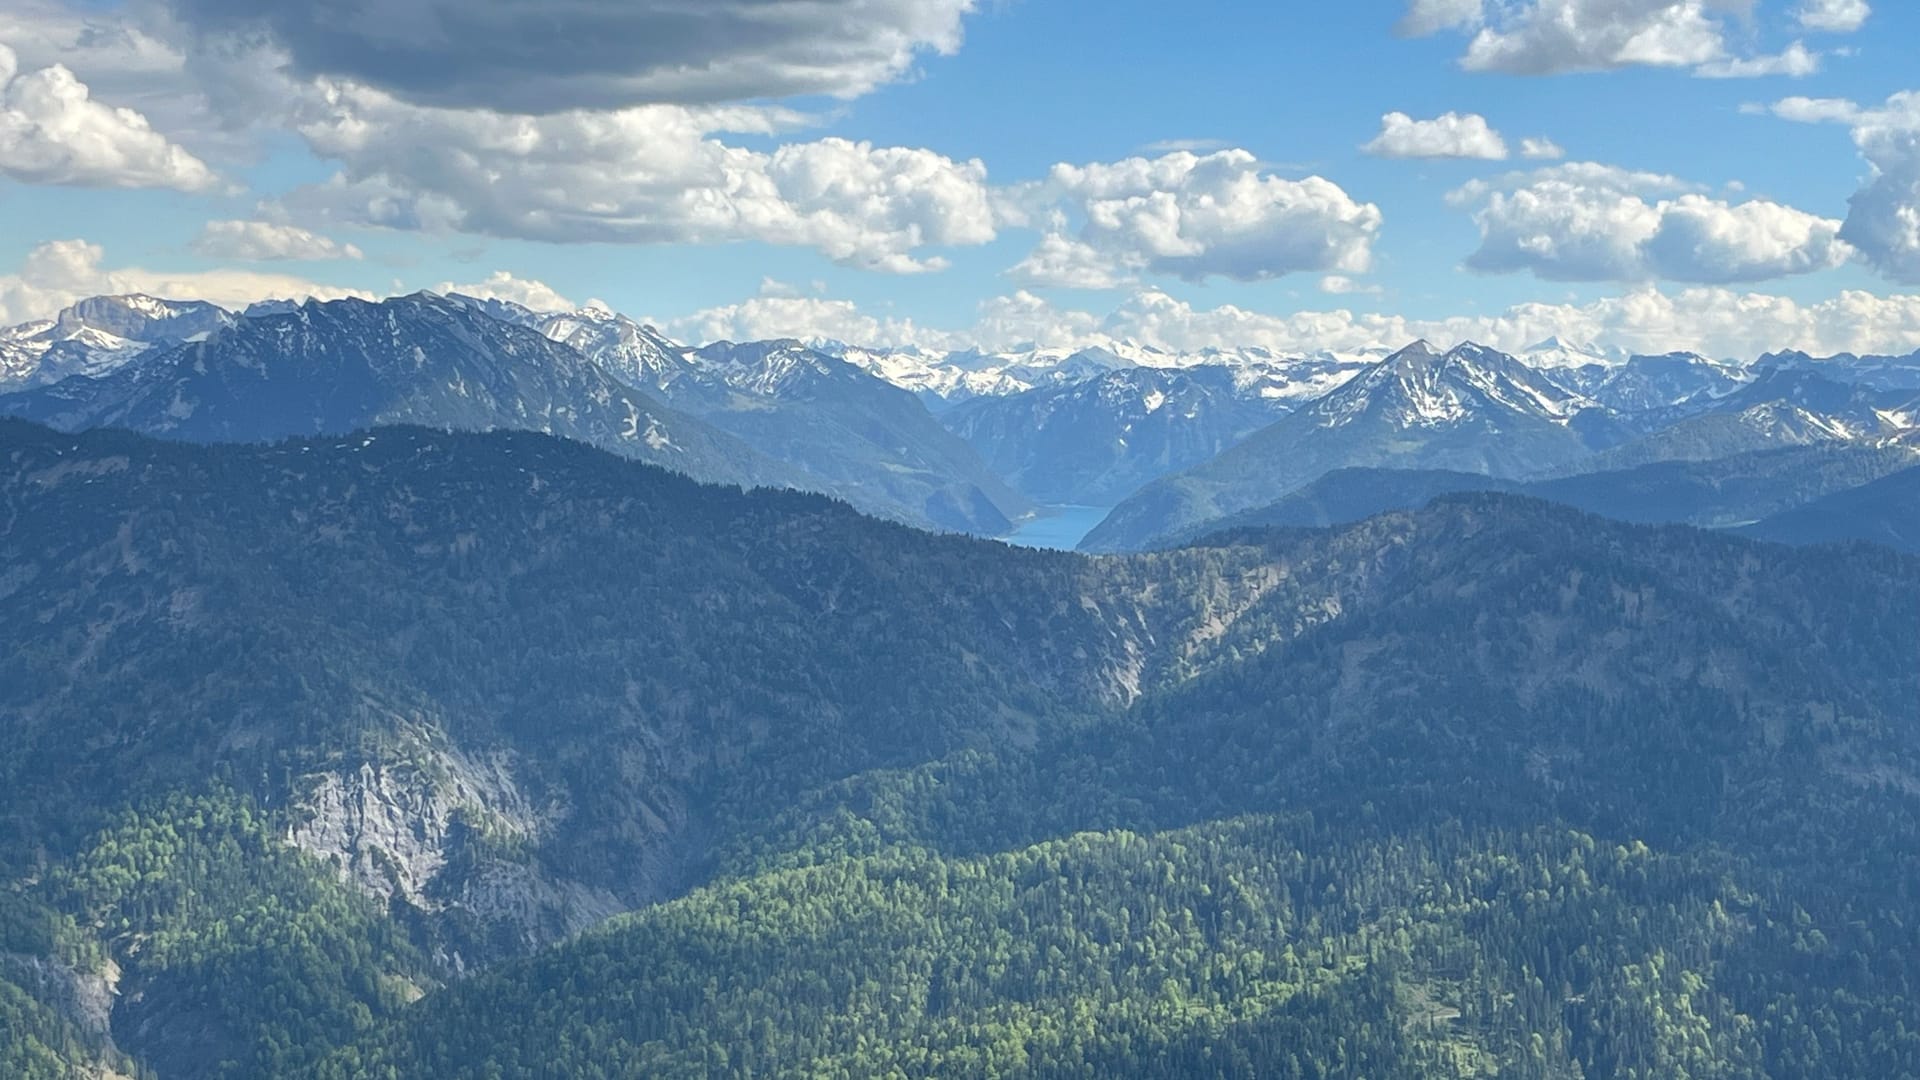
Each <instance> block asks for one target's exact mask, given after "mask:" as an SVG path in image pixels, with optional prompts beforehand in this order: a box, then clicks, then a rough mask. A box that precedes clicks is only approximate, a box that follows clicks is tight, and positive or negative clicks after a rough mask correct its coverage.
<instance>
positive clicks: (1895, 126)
mask: <svg viewBox="0 0 1920 1080" xmlns="http://www.w3.org/2000/svg"><path fill="white" fill-rule="evenodd" d="M771 6H772V7H773V8H779V7H781V5H778V4H775V5H771ZM787 6H788V7H790V8H793V9H794V10H795V11H805V12H809V13H813V14H812V15H808V16H806V17H805V18H803V17H801V16H800V15H794V16H793V17H792V18H785V17H783V18H782V19H781V20H776V22H777V25H773V26H771V27H769V25H768V24H767V23H766V22H764V21H755V20H759V19H762V13H763V12H764V10H765V9H766V7H767V5H746V4H742V3H740V2H739V0H715V2H714V4H713V5H712V7H711V10H712V11H713V12H715V13H716V14H715V16H714V18H713V20H712V24H711V25H709V26H706V27H704V28H701V29H702V32H701V33H699V34H698V35H697V36H689V37H688V38H687V44H685V45H684V46H681V45H679V44H677V43H676V41H675V40H674V39H673V38H672V34H673V33H674V32H676V30H677V29H678V24H675V23H672V22H671V21H668V20H669V16H668V15H667V14H665V12H667V11H668V10H669V9H670V8H671V7H672V5H667V4H663V3H650V2H647V0H583V2H582V3H580V4H576V5H570V6H569V7H568V9H567V10H568V15H567V16H566V17H565V21H556V19H554V18H545V19H542V20H539V21H537V22H536V23H535V24H533V25H524V24H519V23H516V22H515V21H514V20H515V19H522V18H524V14H523V13H522V9H518V8H516V7H515V6H514V5H513V4H511V3H508V2H507V0H475V2H474V3H473V4H471V5H466V6H465V7H464V8H463V10H471V11H473V12H477V13H478V14H476V15H474V16H473V17H472V18H471V19H470V20H467V21H466V22H464V23H462V24H459V25H440V24H438V23H436V22H435V20H436V19H441V18H443V16H442V15H441V14H438V13H439V12H441V11H443V10H444V9H440V8H437V7H435V6H434V5H433V4H431V3H429V2H428V0H396V2H394V3H391V4H387V5H383V6H381V8H380V9H379V10H380V11H381V13H382V14H381V17H379V18H369V19H367V20H364V22H362V23H360V24H357V25H352V26H349V28H348V29H347V30H346V31H343V32H336V31H335V30H333V29H330V28H327V27H323V26H318V25H316V24H315V23H314V20H313V19H312V18H311V11H310V8H311V5H310V4H307V3H304V2H299V0H265V2H262V3H260V4H257V5H241V6H238V7H236V6H235V5H231V4H227V3H224V2H221V0H144V2H142V3H138V4H129V5H124V6H121V5H105V6H103V5H99V4H84V5H83V4H72V5H63V4H61V3H59V2H57V0H22V2H21V4H19V5H18V10H13V9H14V7H15V5H9V11H8V12H6V13H0V46H5V47H6V48H7V49H8V50H9V51H8V53H6V54H0V61H5V60H6V59H7V57H11V58H12V59H11V62H0V75H5V76H7V77H8V78H7V86H6V89H5V90H4V91H0V93H4V94H5V98H4V105H5V109H6V113H5V120H6V123H4V124H0V177H4V178H5V179H0V215H4V220H5V221H6V222H7V223H8V227H7V228H6V229H5V230H4V232H0V317H6V318H8V319H9V320H10V321H17V320H19V319H24V318H28V317H38V316H43V315H45V314H46V313H47V311H48V309H50V308H52V307H55V306H57V305H58V304H59V303H61V302H63V301H65V300H67V299H70V298H71V296H73V295H77V294H79V293H81V292H84V291H89V290H95V289H121V288H140V289H146V290H147V291H161V290H163V289H164V290H166V291H170V292H174V293H176V294H189V293H198V294H201V295H205V296H207V297H209V298H211V299H216V300H219V301H222V302H227V303H239V302H242V301H244V300H245V299H246V298H248V297H249V296H256V295H257V296H265V295H277V294H283V293H300V292H312V293H315V294H318V295H322V296H330V295H334V294H336V293H337V292H341V291H357V292H364V293H369V294H383V293H389V292H394V291H403V290H411V289H415V288H422V287H437V286H440V285H442V284H446V283H452V284H455V285H466V286H471V287H473V288H474V289H475V290H476V291H487V290H490V291H494V292H498V293H500V294H502V295H508V296H513V297H517V298H520V299H526V300H532V301H536V302H545V303H559V302H562V300H565V301H568V302H581V301H585V300H586V299H588V298H598V299H601V300H603V301H605V302H607V303H608V304H610V305H612V306H614V307H616V308H618V309H621V310H624V311H628V312H630V313H632V314H635V315H640V316H647V317H651V318H653V319H655V320H657V321H660V322H662V323H663V324H665V325H666V327H667V328H668V329H669V330H670V331H671V332H674V333H677V334H679V335H680V336H683V337H688V338H695V339H697V338H701V337H705V336H709V335H714V334H725V335H727V336H763V335H772V334H799V335H818V336H833V337H842V338H857V339H860V340H862V341H865V342H869V343H872V344H895V345H898V344H918V345H922V346H924V347H927V348H952V347H960V346H962V345H965V344H971V343H975V342H978V343H980V344H983V345H985V346H987V347H990V348H1010V347H1013V346H1015V345H1018V344H1021V343H1023V342H1027V341H1036V342H1040V343H1043V344H1049V345H1059V346H1061V347H1070V346H1072V345H1077V344H1086V343H1091V342H1096V341H1099V340H1101V339H1103V338H1106V337H1115V338H1136V339H1139V340H1144V341H1148V342H1150V343H1153V344H1156V345H1160V346H1161V347H1165V348H1170V349H1195V348H1200V347H1205V346H1233V345H1265V346H1268V347H1275V348H1283V349H1297V350H1301V351H1305V350H1306V349H1309V348H1315V347H1333V348H1349V347H1357V346H1359V345H1362V344H1366V343H1370V342H1375V343H1380V344H1393V343H1395V339H1396V338H1397V337H1399V336H1404V335H1410V334H1414V333H1426V334H1428V335H1429V336H1436V337H1446V336H1455V337H1464V336H1474V337H1480V338H1488V339H1492V340H1493V341H1494V342H1495V343H1496V344H1501V345H1503V346H1506V347H1518V346H1519V345H1521V344H1524V343H1525V341H1527V340H1531V339H1532V338H1533V337H1534V336H1536V335H1538V336H1544V334H1545V333H1546V332H1560V333H1563V334H1565V335H1567V336H1570V337H1575V338H1588V339H1604V340H1606V341H1607V342H1608V343H1613V344H1619V345H1622V346H1625V347H1631V348H1655V347H1686V348H1700V349H1703V350H1705V351H1711V352H1719V353H1724V354H1729V355H1742V354H1748V353H1751V352H1753V351H1757V350H1758V349H1760V348H1766V347H1786V346H1794V347H1805V348H1810V349H1813V350H1815V351H1837V350H1840V349H1853V350H1862V351H1867V350H1872V351H1907V350H1910V349H1912V348H1915V347H1920V299H1916V298H1915V296H1914V295H1913V294H1915V293H1920V225H1914V224H1913V223H1914V222H1916V221H1920V149H1917V148H1916V145H1915V144H1916V135H1915V132H1916V131H1920V97H1916V98H1904V97H1899V96H1898V95H1901V94H1902V93H1903V92H1906V91H1909V90H1912V89H1915V86H1914V83H1915V81H1916V80H1915V79H1914V78H1913V76H1912V67H1911V57H1912V56H1913V55H1914V52H1915V47H1916V46H1920V10H1916V9H1915V6H1914V5H1910V4H1902V5H1898V6H1896V5H1894V4H1892V3H1891V2H1890V0H1872V2H1871V3H1868V2H1866V0H1501V2H1499V3H1485V4H1483V3H1481V2H1480V0H1411V3H1409V2H1407V0H1374V2H1367V3H1358V4H1340V5H1319V4H1290V5H1276V4H1251V3H1229V2H1224V0H1199V2H1190V3H1184V4H1178V5H1170V4H1165V3H1148V2H1144V0H1120V2H1114V3H1108V4H1102V5H1097V6H1096V5H1088V4H1085V3H1080V2H1067V0H985V2H980V3H973V2H970V0H836V2H835V3H829V4H824V5H821V4H814V5H807V6H805V7H804V8H799V7H794V6H793V5H787ZM496 9H497V10H496ZM736 9H738V10H736ZM835 9H838V10H837V11H836V10H835ZM236 11H245V12H248V13H249V14H247V15H244V16H242V15H236V14H235V12H236ZM822 11H825V12H826V14H825V15H823V16H820V17H821V18H825V19H828V20H829V21H828V22H827V23H826V24H822V25H810V24H808V23H807V21H806V19H807V18H812V17H813V16H814V15H818V14H819V13H820V12H822ZM836 18H837V19H838V20H840V21H838V22H834V21H832V20H833V19H836ZM729 20H732V21H729ZM423 28H424V30H423ZM850 28H851V29H850ZM1428 31H1430V32H1428ZM343 38H344V42H343V40H342V39H343ZM422 41H426V42H432V43H435V44H429V45H425V46H422V45H420V44H419V43H420V42H422ZM395 42H400V43H401V45H400V46H399V48H400V49H401V50H402V51H404V50H406V49H414V50H416V52H415V54H413V55H408V56H405V57H404V58H402V59H400V60H396V61H394V62H392V63H387V62H386V61H385V60H384V59H383V58H385V57H388V56H389V55H391V54H392V52H393V50H394V48H395V44H394V43H395ZM593 42H611V43H613V44H612V45H611V46H610V47H607V48H604V49H600V48H595V47H594V46H593V45H591V44H589V43H593ZM644 42H652V43H654V44H652V45H649V46H645V47H643V46H642V45H641V44H639V43H644ZM383 65H384V66H383ZM56 71H57V72H61V73H65V78H64V79H62V78H60V77H58V76H56V75H55V74H53V73H54V72H56ZM1516 72H1518V73H1516ZM1716 73H1717V74H1720V75H1723V76H1734V77H1703V76H1706V75H1709V74H1716ZM820 90H826V91H830V92H829V93H820V92H818V91H820ZM1796 99H1808V100H1807V101H1799V102H1798V103H1796ZM1809 101H1812V102H1815V103H1809ZM104 106H112V107H113V109H109V108H105V107H104ZM114 109H131V110H133V112H134V113H137V114H138V115H137V116H132V114H129V113H126V112H116V111H114ZM1389 113H1399V114H1404V118H1403V129H1402V131H1401V136H1403V137H1402V138H1400V139H1399V140H1398V141H1394V140H1389V139H1382V140H1381V141H1380V142H1378V143H1376V142H1375V140H1376V136H1381V135H1382V132H1383V117H1384V116H1386V115H1387V114H1389ZM130 116H132V118H131V119H130V118H129V117H130ZM1536 139H1537V140H1548V141H1550V142H1551V143H1552V144H1553V146H1554V147H1556V148H1558V154H1559V156H1553V157H1549V156H1533V157H1529V156H1527V155H1525V154H1523V152H1522V142H1523V140H1536ZM1369 144H1372V146H1371V148H1370V149H1363V147H1368V146H1369ZM1389 144H1391V145H1389ZM1175 147H1179V148H1184V149H1185V150H1186V151H1187V152H1189V153H1191V155H1192V157H1190V158H1178V157H1176V156H1170V155H1177V154H1178V153H1179V152H1180V151H1178V150H1175V149H1173V148H1175ZM1449 155H1468V156H1449ZM1062 166H1065V167H1067V168H1066V171H1065V172H1064V173H1063V172H1062V171H1061V169H1060V167H1062ZM1049 178H1051V180H1050V179H1049ZM1476 183H1477V184H1479V185H1481V186H1480V187H1478V188H1472V187H1470V186H1469V185H1474V184H1476ZM1463 189H1465V190H1463ZM210 222H212V223H228V224H224V225H216V226H212V227H210V226H209V223H210ZM48 245H53V246H52V247H49V246H48ZM1043 250H1044V251H1045V252H1046V253H1047V256H1046V257H1045V258H1042V257H1040V254H1039V253H1040V252H1041V251H1043ZM355 256H357V257H355ZM503 275H504V276H503ZM489 282H491V284H489Z"/></svg>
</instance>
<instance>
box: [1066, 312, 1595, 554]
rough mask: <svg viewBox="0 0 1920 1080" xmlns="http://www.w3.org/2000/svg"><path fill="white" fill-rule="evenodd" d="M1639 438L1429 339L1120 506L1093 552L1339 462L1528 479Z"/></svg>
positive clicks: (1184, 525)
mask: <svg viewBox="0 0 1920 1080" xmlns="http://www.w3.org/2000/svg"><path fill="white" fill-rule="evenodd" d="M1628 435H1629V432H1628V430H1627V429H1626V428H1625V427H1624V425H1622V424H1621V423H1620V421H1619V420H1618V419H1616V418H1615V417H1614V416H1613V415H1612V413H1611V412H1610V411H1609V410H1607V409H1605V408H1604V407H1602V406H1600V405H1599V404H1598V403H1597V402H1595V401H1593V400H1592V399H1590V398H1586V397H1583V396H1581V395H1580V394H1577V393H1575V392H1573V391H1570V390H1567V389H1565V388H1563V387H1561V386H1559V385H1558V384H1556V383H1554V382H1552V381H1551V380H1549V379H1548V378H1547V377H1546V376H1545V375H1544V374H1543V373H1541V372H1539V371H1537V370H1535V369H1533V368H1529V367H1527V366H1525V365H1523V364H1521V363H1520V362H1519V361H1518V360H1515V359H1514V358H1513V357H1510V356H1507V355H1505V354H1503V353H1499V352H1495V351H1494V350H1491V349H1485V348H1481V347H1479V346H1474V345H1463V346H1460V347H1458V348H1455V349H1453V350H1451V351H1448V352H1444V353H1443V352H1440V351H1439V350H1437V349H1435V348H1433V347H1432V346H1430V345H1428V344H1427V343H1426V342H1419V343H1416V344H1414V345H1412V346H1409V347H1408V348H1405V349H1402V350H1401V351H1400V352H1397V353H1395V354H1394V355H1392V356H1390V357H1388V358H1387V359H1385V360H1383V361H1381V362H1380V363H1378V364H1376V365H1374V366H1373V367H1372V368H1371V369H1369V370H1368V371H1366V372H1364V373H1363V374H1361V375H1360V376H1358V377H1356V378H1355V379H1353V380H1352V381H1351V382H1348V383H1347V384H1345V385H1344V386H1342V387H1340V388H1339V389H1338V390H1335V391H1334V392H1332V393H1330V394H1328V395H1327V396H1325V397H1323V398H1320V399H1319V400H1317V401H1315V402H1313V403H1312V404H1310V405H1308V406H1307V407H1305V408H1303V409H1301V410H1300V411H1298V412H1296V413H1294V414H1292V415H1290V416H1287V417H1285V418H1284V419H1281V420H1279V421H1276V422H1275V423H1273V424H1272V425H1270V426H1269V427H1267V428H1265V429H1263V430H1261V431H1259V432H1258V433H1256V434H1254V435H1253V436H1251V437H1250V438H1248V439H1247V440H1246V441H1245V442H1243V443H1241V444H1239V445H1238V446H1235V447H1234V448H1232V449H1230V450H1228V451H1227V452H1225V453H1223V454H1221V455H1220V456H1218V457H1216V458H1214V459H1212V460H1210V461H1208V462H1206V463H1204V464H1202V465H1199V466H1196V467H1194V468H1191V469H1188V470H1186V471H1185V472H1182V473H1177V474H1175V475H1172V476H1168V477H1165V478H1163V479H1161V480H1158V481H1156V482H1154V483H1152V484H1149V485H1148V486H1147V487H1145V488H1143V489H1141V490H1140V491H1139V492H1138V493H1136V494H1134V495H1133V496H1131V497H1130V498H1128V499H1127V500H1126V501H1124V502H1122V503H1120V505H1119V506H1118V507H1116V508H1115V509H1114V511H1113V513H1112V514H1111V515H1110V516H1109V517H1108V518H1107V519H1106V520H1105V521H1103V522H1102V523H1101V524H1100V525H1099V526H1098V527H1097V528H1095V529H1094V531H1093V532H1092V533H1091V534H1090V535H1089V536H1088V537H1087V540H1086V547H1087V549H1088V550H1128V549H1134V548H1138V547H1141V546H1144V545H1148V544H1151V543H1152V542H1153V541H1154V540H1155V538H1157V537H1161V536H1165V535H1168V534H1171V533H1177V532H1181V531H1184V530H1188V529H1191V528H1192V527H1193V526H1196V525H1198V524H1200V523H1202V522H1206V521H1210V520H1214V519H1217V518H1221V517H1225V516H1227V515H1230V514H1235V513H1238V512H1240V511H1242V510H1245V509H1248V508H1250V507H1253V506H1256V505H1259V504H1261V503H1264V502H1268V501H1271V500H1272V499H1274V498H1277V497H1279V496H1280V495H1283V494H1286V493H1287V492H1289V491H1292V490H1294V489H1295V488H1298V487H1301V486H1303V485H1305V484H1308V483H1311V482H1312V481H1314V480H1316V479H1318V478H1319V477H1321V476H1324V475H1326V474H1327V473H1330V472H1333V471H1334V470H1336V469H1344V468H1353V467H1356V466H1369V467H1377V468H1423V469H1448V470H1455V471H1462V472H1473V473H1481V474H1485V475H1489V476H1500V477H1520V476H1525V475H1528V474H1531V473H1535V472H1539V471H1541V470H1545V469H1551V468H1554V467H1556V466H1564V465H1568V464H1571V463H1572V462H1574V461H1577V460H1579V459H1581V458H1583V457H1586V456H1588V455H1590V454H1592V453H1593V452H1594V451H1595V450H1598V449H1601V448H1604V447H1607V446H1612V445H1617V444H1618V443H1619V442H1621V441H1623V440H1624V439H1626V438H1627V437H1628Z"/></svg>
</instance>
